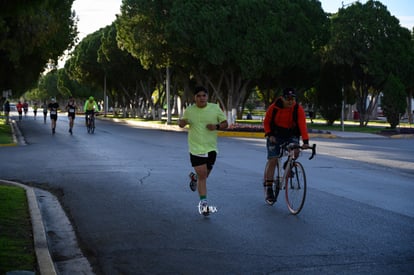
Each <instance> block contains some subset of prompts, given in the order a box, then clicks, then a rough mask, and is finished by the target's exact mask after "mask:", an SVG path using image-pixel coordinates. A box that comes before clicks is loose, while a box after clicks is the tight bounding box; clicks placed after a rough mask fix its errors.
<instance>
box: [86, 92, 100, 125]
mask: <svg viewBox="0 0 414 275" xmlns="http://www.w3.org/2000/svg"><path fill="white" fill-rule="evenodd" d="M83 111H84V112H85V125H86V126H88V115H89V114H91V115H92V116H94V115H95V113H96V112H99V107H98V104H97V103H96V101H95V99H94V98H93V96H90V97H89V99H88V100H86V102H85V105H84V106H83Z"/></svg>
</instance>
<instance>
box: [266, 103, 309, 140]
mask: <svg viewBox="0 0 414 275" xmlns="http://www.w3.org/2000/svg"><path fill="white" fill-rule="evenodd" d="M278 102H279V103H278ZM280 103H281V101H280V100H279V99H277V100H275V102H273V103H272V104H271V105H270V106H269V108H268V109H267V111H266V115H265V118H264V120H263V127H264V131H265V134H266V136H271V135H274V136H276V137H277V136H278V134H277V133H272V125H271V119H272V116H273V109H274V108H277V113H276V115H275V117H274V125H275V126H277V127H280V128H283V129H287V130H288V129H294V128H295V124H296V122H295V121H294V118H293V112H294V109H295V105H297V104H298V103H296V102H295V104H293V105H292V107H290V108H283V107H281V106H282V104H280ZM297 124H298V125H297V126H298V128H299V131H300V135H301V136H302V140H303V143H306V144H308V143H309V135H308V129H307V127H306V115H305V111H304V110H303V107H302V106H301V105H300V104H298V113H297Z"/></svg>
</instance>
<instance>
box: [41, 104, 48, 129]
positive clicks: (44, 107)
mask: <svg viewBox="0 0 414 275" xmlns="http://www.w3.org/2000/svg"><path fill="white" fill-rule="evenodd" d="M42 108H43V122H44V124H46V118H47V109H48V106H47V104H46V102H44V103H43V104H42Z"/></svg>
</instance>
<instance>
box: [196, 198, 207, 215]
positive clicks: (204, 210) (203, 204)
mask: <svg viewBox="0 0 414 275" xmlns="http://www.w3.org/2000/svg"><path fill="white" fill-rule="evenodd" d="M198 212H199V213H200V214H201V215H203V216H208V215H209V214H210V208H209V206H208V203H207V200H201V201H200V202H199V203H198Z"/></svg>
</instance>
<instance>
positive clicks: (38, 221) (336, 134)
mask: <svg viewBox="0 0 414 275" xmlns="http://www.w3.org/2000/svg"><path fill="white" fill-rule="evenodd" d="M113 120H114V121H115V122H118V123H125V124H130V125H134V126H140V127H147V128H153V129H156V130H165V131H186V129H181V128H179V127H178V126H177V125H166V124H154V123H151V122H137V121H131V120H123V119H113ZM12 126H13V127H12V128H13V136H14V142H13V143H11V144H8V145H6V146H17V145H25V144H26V143H25V140H24V137H23V136H22V135H21V133H20V130H19V128H18V126H17V123H16V122H14V121H12ZM219 135H220V136H236V137H248V138H251V137H255V138H263V133H253V132H250V133H249V132H231V131H220V133H219ZM310 138H311V139H312V138H345V139H352V138H369V139H372V138H380V139H385V138H414V135H412V134H411V135H394V136H390V137H386V136H382V135H377V134H369V133H357V132H342V131H330V132H320V133H319V132H318V133H310ZM0 184H9V185H15V186H19V187H22V188H24V189H25V190H26V194H27V198H28V201H29V207H30V214H31V218H32V226H33V237H34V245H35V251H36V256H37V260H38V265H39V270H40V273H41V274H42V275H45V274H52V275H53V274H57V273H56V270H55V267H54V265H53V262H52V260H51V256H50V252H49V251H48V246H47V239H46V234H45V230H44V228H45V227H44V225H43V219H42V217H41V211H40V210H39V205H38V201H37V199H36V196H35V194H34V191H33V188H31V187H28V186H24V185H22V184H19V183H16V182H11V181H3V180H0ZM59 207H60V206H59ZM60 212H61V213H64V211H63V210H61V211H60ZM63 224H66V226H68V227H71V225H70V223H69V222H68V223H63ZM63 231H68V232H71V231H73V228H68V229H65V230H63ZM79 251H80V250H79ZM81 273H83V274H93V273H92V271H91V269H90V267H88V266H87V265H86V264H85V271H83V272H81Z"/></svg>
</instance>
